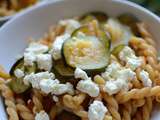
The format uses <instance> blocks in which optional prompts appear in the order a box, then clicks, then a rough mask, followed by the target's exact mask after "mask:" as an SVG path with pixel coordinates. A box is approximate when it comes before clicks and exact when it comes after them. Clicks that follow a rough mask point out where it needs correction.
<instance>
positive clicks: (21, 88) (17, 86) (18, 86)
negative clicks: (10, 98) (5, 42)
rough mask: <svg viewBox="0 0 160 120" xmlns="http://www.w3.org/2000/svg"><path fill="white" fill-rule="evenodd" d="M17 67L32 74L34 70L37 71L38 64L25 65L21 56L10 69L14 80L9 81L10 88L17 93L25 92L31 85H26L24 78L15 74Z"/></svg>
mask: <svg viewBox="0 0 160 120" xmlns="http://www.w3.org/2000/svg"><path fill="white" fill-rule="evenodd" d="M16 69H21V70H22V71H24V73H25V74H30V73H32V72H35V71H36V65H33V66H30V67H29V66H24V59H23V58H21V59H19V60H17V62H16V63H15V64H14V65H13V66H12V68H11V70H10V76H11V78H12V80H11V81H10V82H9V84H8V85H9V86H10V88H11V89H12V90H13V91H14V92H15V93H17V94H20V93H23V92H25V91H26V90H27V89H29V88H30V86H29V85H25V84H24V83H23V78H17V77H16V76H15V75H14V71H15V70H16Z"/></svg>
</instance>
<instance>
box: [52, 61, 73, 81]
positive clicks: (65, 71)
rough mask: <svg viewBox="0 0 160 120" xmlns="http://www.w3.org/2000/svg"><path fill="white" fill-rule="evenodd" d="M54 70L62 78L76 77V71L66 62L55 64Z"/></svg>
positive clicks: (56, 62)
mask: <svg viewBox="0 0 160 120" xmlns="http://www.w3.org/2000/svg"><path fill="white" fill-rule="evenodd" d="M53 64H54V65H53V67H54V70H55V71H56V72H57V74H59V75H60V76H62V77H64V78H72V77H74V69H73V68H71V67H69V66H68V65H66V64H65V61H64V60H62V59H61V60H57V61H54V62H53Z"/></svg>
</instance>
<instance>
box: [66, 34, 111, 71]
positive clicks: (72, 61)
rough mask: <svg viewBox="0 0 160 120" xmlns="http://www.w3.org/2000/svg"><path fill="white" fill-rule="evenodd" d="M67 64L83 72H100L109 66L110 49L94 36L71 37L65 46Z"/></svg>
mask: <svg viewBox="0 0 160 120" xmlns="http://www.w3.org/2000/svg"><path fill="white" fill-rule="evenodd" d="M63 56H64V58H65V61H66V63H67V64H68V65H69V66H71V67H73V68H76V67H79V68H81V69H83V70H99V69H103V68H105V67H106V66H107V64H108V59H109V48H106V46H105V45H104V44H103V43H102V42H101V41H100V40H99V39H98V38H97V37H94V36H81V37H80V36H79V37H71V38H70V39H68V40H66V41H65V42H64V44H63Z"/></svg>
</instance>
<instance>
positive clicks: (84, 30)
mask: <svg viewBox="0 0 160 120" xmlns="http://www.w3.org/2000/svg"><path fill="white" fill-rule="evenodd" d="M79 33H84V34H85V35H91V30H90V28H89V26H87V25H84V26H82V27H80V28H78V29H76V30H75V31H73V33H72V35H71V37H77V36H78V35H79Z"/></svg>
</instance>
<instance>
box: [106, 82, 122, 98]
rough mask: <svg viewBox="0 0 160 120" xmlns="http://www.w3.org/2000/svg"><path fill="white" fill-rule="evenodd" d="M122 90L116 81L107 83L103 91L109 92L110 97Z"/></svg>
mask: <svg viewBox="0 0 160 120" xmlns="http://www.w3.org/2000/svg"><path fill="white" fill-rule="evenodd" d="M120 89H121V88H120V87H119V86H118V85H117V81H115V80H112V81H111V80H110V81H107V82H106V84H105V86H104V88H103V90H104V91H105V92H107V93H108V94H109V95H113V94H115V93H117V92H119V91H120Z"/></svg>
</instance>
